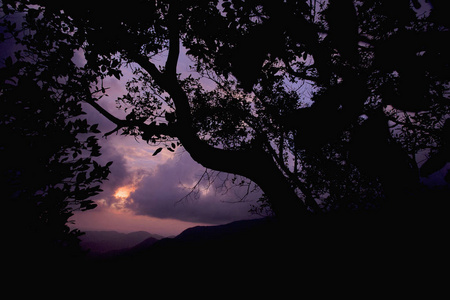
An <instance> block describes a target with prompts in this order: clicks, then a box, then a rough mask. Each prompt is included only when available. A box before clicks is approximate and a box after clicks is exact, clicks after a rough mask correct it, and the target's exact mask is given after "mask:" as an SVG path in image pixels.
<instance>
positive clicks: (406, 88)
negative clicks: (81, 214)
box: [3, 0, 450, 220]
mask: <svg viewBox="0 0 450 300" xmlns="http://www.w3.org/2000/svg"><path fill="white" fill-rule="evenodd" d="M443 3H444V1H438V0H432V1H431V0H430V1H429V2H428V4H426V3H422V2H420V1H409V0H402V1H395V3H393V1H382V0H367V1H351V0H349V1H337V0H330V1H294V0H292V1H291V0H289V1H273V0H270V1H269V0H258V1H243V0H226V1H218V0H211V1H189V0H183V1H176V2H173V1H164V0H161V1H131V2H128V3H127V4H126V5H125V4H123V5H120V4H119V5H110V3H109V2H107V1H100V2H96V4H95V6H94V5H92V3H90V2H87V1H81V2H80V1H77V2H76V3H72V2H68V1H64V2H61V1H59V2H57V1H38V0H36V1H3V10H4V12H7V13H12V12H16V11H17V12H22V13H25V15H26V18H27V20H28V22H29V23H30V24H35V26H37V27H35V28H34V27H33V30H36V32H37V34H39V40H40V41H52V42H51V43H49V42H46V43H43V45H41V46H39V47H48V51H49V54H52V53H58V56H56V54H55V56H52V55H49V56H48V58H52V59H53V65H54V66H56V65H58V66H64V64H59V63H57V62H59V60H60V59H63V58H64V57H65V55H67V56H70V55H72V54H73V52H74V51H75V50H77V51H80V52H82V53H83V54H84V57H85V59H86V63H85V64H84V66H83V67H80V68H78V69H77V72H68V69H67V68H66V69H64V70H59V69H58V70H57V72H66V73H65V74H66V76H67V77H68V78H67V80H68V81H67V83H65V84H66V86H67V84H68V83H70V82H72V81H71V80H72V79H73V80H74V81H75V82H76V83H77V84H75V85H73V86H71V87H70V88H71V95H72V96H74V97H77V98H78V99H82V100H84V101H86V102H87V103H89V104H91V105H92V106H94V107H95V108H96V109H97V110H99V111H100V112H101V113H102V114H104V115H105V116H106V117H107V118H108V119H109V120H110V121H112V122H113V123H115V124H116V126H117V127H116V128H115V129H114V130H113V131H111V132H109V133H107V134H111V133H112V132H116V131H122V132H123V133H124V134H129V135H134V136H136V137H139V136H140V137H141V138H142V139H143V140H145V141H147V142H148V143H162V144H163V145H165V147H161V148H159V149H158V150H157V151H156V152H155V155H156V154H158V153H159V152H161V151H162V150H163V149H164V148H166V149H167V150H168V151H174V149H175V147H178V146H180V145H182V146H183V147H184V148H185V149H186V151H188V152H189V153H190V154H191V156H192V158H193V159H194V160H196V161H197V162H199V163H200V164H202V165H203V166H205V167H206V168H209V169H213V170H217V171H222V172H228V173H233V174H238V175H241V176H243V177H246V178H248V179H249V180H251V181H253V182H254V183H255V184H257V185H258V186H259V187H260V188H261V189H262V191H263V192H264V194H265V197H264V198H263V199H267V201H268V202H269V203H268V206H270V208H271V209H272V210H273V211H274V212H275V214H277V215H278V216H279V217H280V218H284V219H285V220H297V219H298V216H299V215H307V214H309V213H312V212H313V213H317V214H320V213H322V212H336V211H339V212H347V211H355V210H367V209H381V210H382V211H387V212H393V213H400V212H406V211H408V213H406V214H409V212H412V211H415V212H418V211H421V210H422V209H423V208H424V207H431V206H433V205H429V204H426V203H425V200H426V199H427V198H428V196H429V195H427V193H428V192H429V191H428V190H427V188H426V187H424V186H421V184H420V176H428V175H430V174H432V173H435V172H436V171H438V170H440V169H441V168H443V167H445V165H446V163H447V162H448V159H449V156H448V155H447V152H448V137H447V135H448V130H447V129H448V128H447V127H448V126H447V125H448V122H449V121H448V117H449V110H450V105H449V99H448V87H449V79H450V78H449V75H450V74H449V51H448V43H445V42H444V41H446V40H448V37H449V28H448V21H446V18H445V17H444V15H445V13H443V12H442V10H445V8H446V4H443ZM33 22H34V23H33ZM6 25H7V26H13V25H12V23H10V24H6ZM33 41H34V42H36V41H37V37H36V39H34V40H29V41H28V40H26V39H24V43H25V44H24V45H25V46H26V47H28V48H31V49H34V48H33V47H37V45H35V44H33ZM180 44H181V45H182V46H183V47H184V49H186V55H187V56H188V57H189V58H190V59H191V60H192V64H193V71H195V74H193V75H191V76H187V75H185V74H178V73H177V64H178V59H179V56H180V53H182V51H181V50H180V49H181V46H180ZM50 49H52V50H50ZM161 57H164V58H166V59H165V61H164V59H163V63H161ZM131 65H132V67H133V70H134V76H133V78H131V79H130V80H129V82H128V83H126V88H127V90H128V93H127V94H126V95H124V96H123V97H121V98H119V99H117V102H118V105H119V106H120V105H124V104H125V105H128V106H131V107H132V110H131V112H130V113H129V114H128V116H127V117H126V118H125V119H124V120H120V119H118V118H116V117H114V116H112V115H111V114H109V113H108V112H106V111H105V110H104V109H102V108H101V107H100V106H99V105H98V103H97V102H96V98H99V97H101V96H102V95H103V94H104V93H105V88H104V87H103V83H102V79H103V78H105V77H106V76H114V77H116V78H117V79H120V78H121V74H122V73H121V68H124V67H130V66H131ZM193 73H194V72H193ZM83 78H84V79H83ZM83 80H84V85H83V84H82V85H79V83H80V82H83ZM202 80H203V82H204V80H209V83H210V85H209V88H205V86H204V85H202V84H201V82H202ZM43 82H45V80H44V81H43ZM40 87H42V86H40ZM89 91H90V92H91V93H92V91H94V93H93V94H92V95H91V96H92V97H87V96H86V93H88V94H89ZM94 96H95V97H94ZM445 124H447V125H445ZM423 161H426V162H425V163H423ZM80 176H82V175H80ZM80 178H81V179H88V178H87V177H86V178H82V177H80ZM447 179H448V176H447ZM441 204H442V203H440V204H439V205H441ZM431 210H433V208H431Z"/></svg>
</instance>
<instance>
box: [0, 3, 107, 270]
mask: <svg viewBox="0 0 450 300" xmlns="http://www.w3.org/2000/svg"><path fill="white" fill-rule="evenodd" d="M26 12H27V14H22V15H20V14H19V15H18V16H16V17H15V18H12V20H16V22H15V23H13V22H12V21H11V19H10V18H8V17H9V16H8V15H7V14H8V13H9V11H8V10H7V7H6V4H5V6H4V7H3V14H2V19H1V25H2V27H1V28H2V34H1V38H2V40H1V41H0V42H2V43H1V44H0V47H2V49H3V51H5V53H7V52H8V51H9V52H11V54H12V55H11V56H7V57H6V58H4V60H3V61H2V62H1V64H0V65H1V68H0V106H1V109H0V110H1V113H0V115H1V118H0V135H1V141H0V165H1V173H0V176H1V177H0V180H1V182H2V186H3V188H2V192H3V193H2V195H3V197H2V199H3V203H4V204H5V205H6V206H5V212H7V214H6V216H7V220H8V222H10V226H11V228H12V230H8V231H9V233H10V234H11V236H9V235H8V237H10V238H11V239H9V240H8V242H7V243H8V251H11V253H9V254H14V255H19V256H20V255H22V257H20V259H21V260H24V261H28V262H42V263H43V264H46V263H45V262H46V261H47V260H48V259H51V260H52V262H54V261H55V260H58V259H61V258H67V257H77V256H80V255H81V254H82V252H81V250H80V248H79V239H78V237H79V236H80V235H81V234H82V233H81V232H80V231H79V230H77V229H71V228H70V227H69V226H68V222H69V218H70V217H71V216H72V215H73V212H74V211H75V210H81V211H85V210H89V209H93V208H95V207H96V204H95V203H94V202H93V201H92V200H91V198H92V197H93V196H95V195H97V194H98V193H99V192H101V189H100V185H101V183H102V181H103V180H105V179H107V176H108V174H109V166H110V165H111V163H112V162H110V163H108V164H106V165H105V166H102V165H100V164H98V163H97V162H96V161H95V157H98V156H100V146H99V145H98V143H97V137H96V134H97V133H99V130H98V129H97V125H90V124H88V123H87V121H86V120H85V119H83V118H82V115H83V114H84V113H83V111H82V107H81V103H80V100H81V99H82V97H84V96H83V95H84V93H83V89H84V87H83V86H82V85H83V84H85V82H88V81H86V80H89V79H88V78H85V75H84V74H83V73H82V72H81V71H80V69H79V68H78V67H77V66H76V65H75V64H74V62H73V61H72V58H73V55H74V50H75V49H76V47H77V46H76V45H77V44H76V37H74V36H73V35H71V34H70V33H68V32H58V33H56V32H55V31H54V30H52V25H54V24H52V22H51V23H47V21H48V20H46V19H45V18H42V14H41V13H42V10H40V9H27V10H26ZM5 13H6V15H5ZM19 21H22V22H19ZM14 50H15V51H14ZM5 257H7V256H5ZM14 257H16V256H14Z"/></svg>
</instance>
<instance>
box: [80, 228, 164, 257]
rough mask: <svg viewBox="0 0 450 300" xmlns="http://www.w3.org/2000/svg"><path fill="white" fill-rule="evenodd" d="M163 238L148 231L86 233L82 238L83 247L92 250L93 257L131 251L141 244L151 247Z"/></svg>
mask: <svg viewBox="0 0 450 300" xmlns="http://www.w3.org/2000/svg"><path fill="white" fill-rule="evenodd" d="M161 238H162V236H160V235H156V234H151V233H149V232H146V231H136V232H131V233H121V232H117V231H86V233H85V234H84V235H82V236H81V237H80V239H81V243H80V245H81V247H82V248H83V249H84V250H88V249H89V250H90V254H91V255H99V254H104V253H107V252H111V251H119V250H124V249H131V248H133V247H134V246H137V245H139V244H140V243H143V242H145V241H146V240H149V241H147V242H146V245H150V244H151V243H152V242H156V241H157V240H159V239H161Z"/></svg>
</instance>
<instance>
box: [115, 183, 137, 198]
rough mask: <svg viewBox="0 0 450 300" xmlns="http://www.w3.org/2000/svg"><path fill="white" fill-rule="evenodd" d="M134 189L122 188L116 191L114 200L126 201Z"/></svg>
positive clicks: (132, 187) (130, 187)
mask: <svg viewBox="0 0 450 300" xmlns="http://www.w3.org/2000/svg"><path fill="white" fill-rule="evenodd" d="M135 190H136V188H135V187H134V186H123V187H120V188H118V189H117V190H116V193H115V194H114V198H116V199H126V198H128V197H130V193H132V192H134V191H135Z"/></svg>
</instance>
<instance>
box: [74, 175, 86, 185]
mask: <svg viewBox="0 0 450 300" xmlns="http://www.w3.org/2000/svg"><path fill="white" fill-rule="evenodd" d="M85 180H86V172H81V173H78V175H77V178H76V181H77V183H78V184H80V183H82V182H84V181H85Z"/></svg>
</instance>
